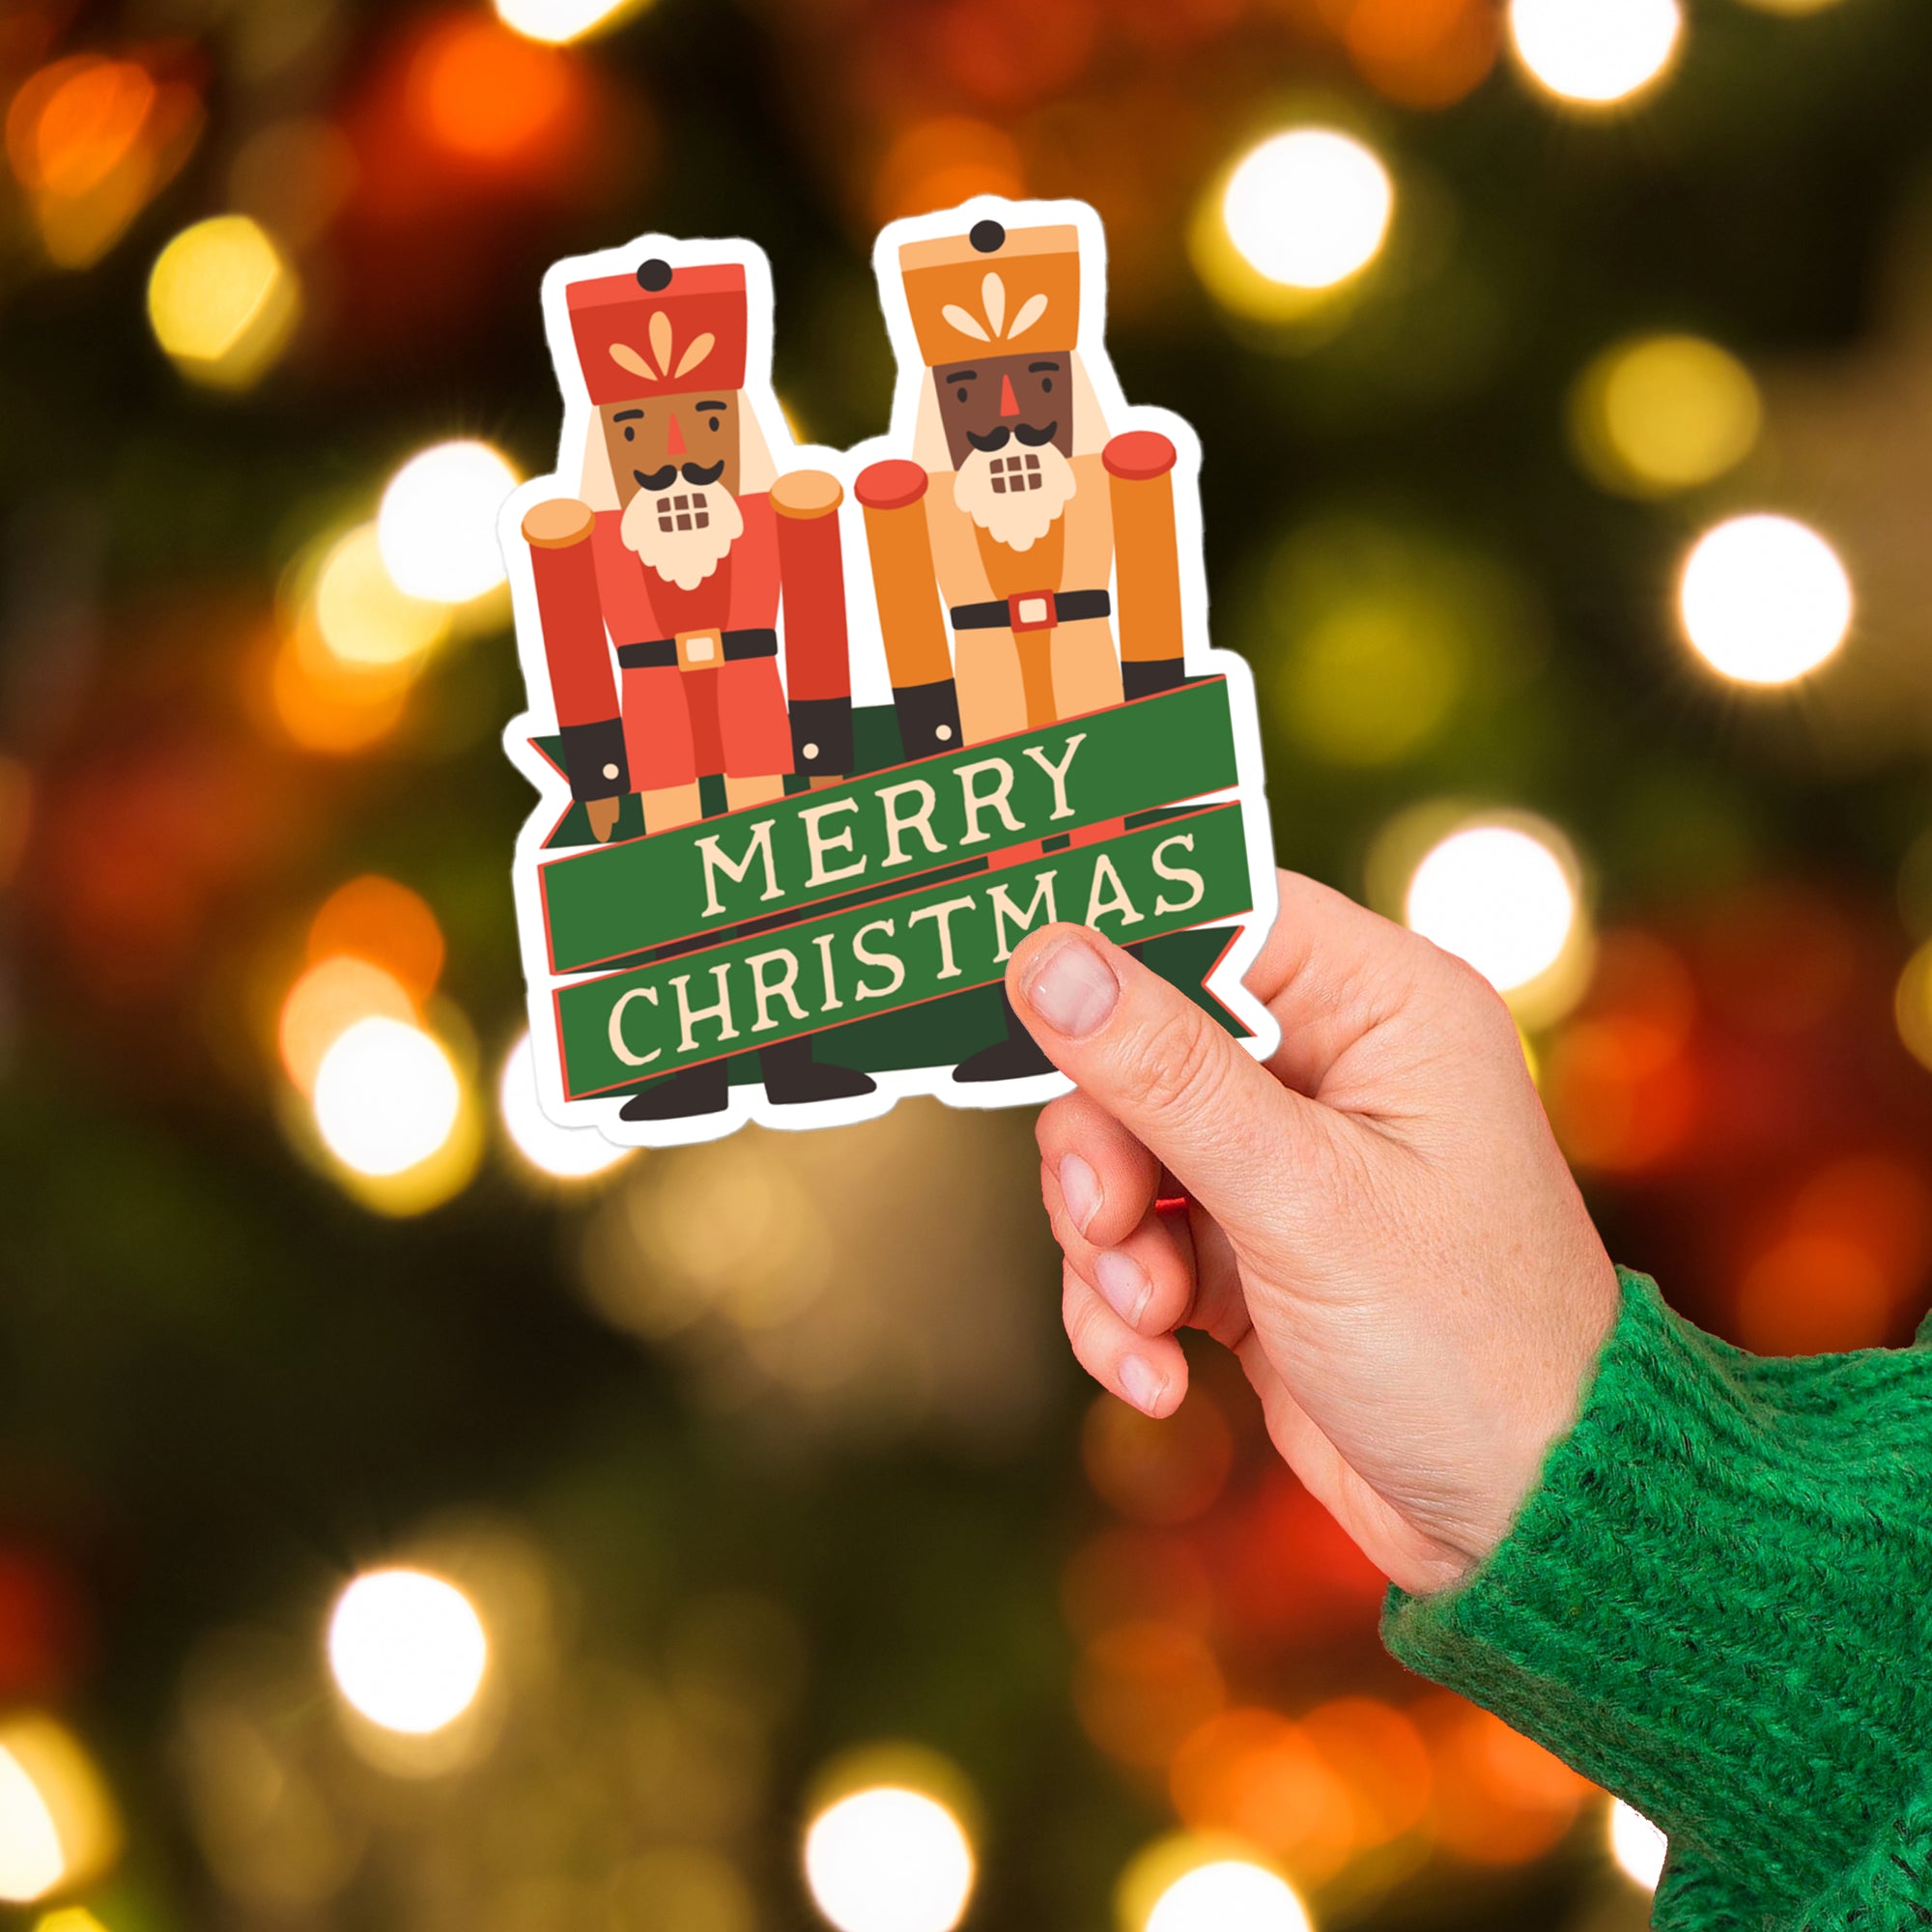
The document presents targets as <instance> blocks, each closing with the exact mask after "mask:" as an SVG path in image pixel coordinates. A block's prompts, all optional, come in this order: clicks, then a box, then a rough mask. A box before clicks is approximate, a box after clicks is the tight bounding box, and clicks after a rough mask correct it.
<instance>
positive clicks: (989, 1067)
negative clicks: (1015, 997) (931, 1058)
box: [952, 986, 1053, 1085]
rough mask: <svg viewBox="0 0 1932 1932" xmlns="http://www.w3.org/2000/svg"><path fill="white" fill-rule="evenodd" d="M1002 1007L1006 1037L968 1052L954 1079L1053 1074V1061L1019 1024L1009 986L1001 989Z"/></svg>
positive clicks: (972, 1080)
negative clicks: (1004, 1016) (1008, 995)
mask: <svg viewBox="0 0 1932 1932" xmlns="http://www.w3.org/2000/svg"><path fill="white" fill-rule="evenodd" d="M1000 1010H1001V1011H1002V1012H1004V1013H1005V1014H1006V1016H1007V1037H1006V1038H1005V1039H996V1040H995V1041H994V1042H993V1044H992V1045H991V1046H982V1047H981V1048H980V1051H979V1052H978V1053H969V1054H968V1055H967V1056H966V1058H965V1059H964V1060H962V1061H961V1062H960V1063H959V1065H957V1066H955V1067H954V1068H953V1069H952V1077H953V1079H955V1080H957V1081H960V1082H962V1083H964V1084H967V1085H972V1084H974V1083H976V1082H979V1081H984V1080H1030V1079H1031V1078H1032V1077H1033V1076H1034V1075H1035V1074H1036V1073H1051V1072H1052V1071H1053V1062H1052V1061H1050V1060H1049V1059H1048V1058H1047V1057H1046V1055H1045V1054H1043V1053H1042V1052H1041V1051H1040V1050H1039V1048H1038V1047H1037V1046H1036V1045H1035V1044H1034V1043H1033V1035H1032V1034H1030V1033H1028V1032H1027V1030H1026V1028H1025V1027H1023V1026H1021V1024H1020V1016H1019V1014H1017V1013H1016V1012H1014V1011H1013V1003H1012V1002H1011V1001H1010V1000H1009V999H1008V998H1007V989H1006V988H1005V987H1004V986H1002V987H1001V988H1000Z"/></svg>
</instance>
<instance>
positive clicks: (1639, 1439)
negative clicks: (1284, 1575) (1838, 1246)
mask: <svg viewBox="0 0 1932 1932" xmlns="http://www.w3.org/2000/svg"><path fill="white" fill-rule="evenodd" d="M1929 1442H1932V1358H1928V1357H1927V1356H1925V1355H1924V1354H1922V1353H1915V1352H1913V1351H1907V1350H1899V1351H1885V1350H1873V1351H1870V1352H1868V1353H1866V1354H1862V1355H1843V1356H1825V1357H1819V1358H1815V1359H1813V1360H1808V1361H1773V1360H1760V1359H1758V1358H1756V1357H1753V1356H1749V1355H1746V1354H1743V1353H1741V1352H1740V1351H1738V1350H1734V1349H1731V1348H1728V1347H1727V1346H1726V1345H1725V1344H1723V1343H1721V1342H1719V1341H1718V1340H1716V1339H1715V1338H1714V1337H1712V1336H1709V1335H1706V1334H1704V1333H1703V1332H1702V1331H1701V1330H1699V1329H1697V1328H1694V1327H1692V1326H1691V1325H1690V1323H1689V1322H1686V1321H1681V1320H1680V1319H1679V1318H1677V1317H1676V1316H1674V1315H1672V1314H1671V1313H1670V1311H1669V1310H1668V1309H1667V1308H1665V1307H1664V1306H1663V1304H1662V1301H1661V1300H1660V1299H1659V1297H1658V1293H1657V1290H1656V1287H1655V1285H1654V1284H1653V1283H1651V1282H1650V1281H1648V1280H1646V1279H1645V1278H1644V1277H1642V1276H1640V1275H1632V1274H1625V1275H1624V1277H1623V1308H1622V1312H1621V1315H1620V1317H1619V1319H1618V1322H1617V1325H1616V1328H1615V1330H1614V1331H1613V1333H1612V1334H1611V1336H1610V1339H1609V1341H1608V1342H1607V1343H1606V1345H1605V1349H1604V1351H1603V1354H1602V1355H1601V1357H1600V1358H1599V1361H1598V1365H1597V1371H1596V1376H1595V1378H1594V1380H1593V1382H1592V1384H1591V1386H1590V1388H1589V1390H1588V1393H1587V1395H1586V1398H1585V1401H1584V1404H1583V1407H1582V1411H1581V1413H1580V1414H1579V1416H1578V1418H1577V1423H1576V1425H1575V1426H1574V1427H1573V1429H1572V1430H1571V1431H1570V1433H1569V1434H1568V1435H1566V1436H1564V1437H1563V1438H1562V1439H1561V1440H1560V1441H1558V1442H1557V1443H1556V1444H1555V1445H1554V1446H1553V1447H1552V1448H1551V1450H1550V1452H1549V1454H1548V1458H1547V1460H1546V1462H1545V1464H1544V1468H1543V1472H1542V1476H1541V1479H1540V1481H1539V1482H1538V1484H1537V1487H1536V1488H1535V1489H1534V1490H1533V1491H1532V1492H1531V1493H1530V1495H1529V1497H1528V1498H1527V1500H1526V1501H1525V1502H1524V1504H1523V1506H1522V1508H1521V1510H1520V1513H1519V1514H1518V1517H1517V1520H1516V1521H1515V1522H1514V1524H1513V1525H1512V1526H1511V1529H1510V1532H1509V1534H1508V1535H1507V1536H1506V1537H1505V1538H1504V1540H1503V1542H1502V1543H1501V1544H1500V1545H1499V1546H1498V1547H1497V1548H1496V1549H1495V1550H1494V1551H1493V1552H1492V1554H1491V1556H1490V1558H1489V1559H1488V1561H1487V1562H1485V1563H1484V1564H1483V1565H1482V1567H1481V1568H1480V1569H1478V1570H1477V1571H1476V1572H1475V1573H1474V1575H1472V1576H1471V1577H1468V1578H1467V1579H1465V1580H1464V1581H1463V1583H1461V1584H1459V1585H1457V1586H1456V1587H1454V1588H1453V1589H1449V1590H1445V1591H1443V1592H1441V1593H1439V1594H1437V1595H1435V1596H1432V1597H1428V1598H1411V1597H1408V1596H1406V1594H1405V1593H1404V1592H1402V1591H1400V1590H1391V1591H1390V1593H1389V1597H1388V1602H1387V1605H1386V1607H1385V1610H1384V1614H1383V1621H1382V1635H1383V1640H1384V1641H1385V1642H1386V1643H1387V1645H1388V1647H1389V1649H1390V1650H1391V1651H1392V1652H1393V1653H1394V1655H1395V1656H1396V1657H1397V1658H1398V1659H1399V1660H1400V1661H1401V1662H1404V1663H1406V1665H1407V1666H1408V1667H1409V1668H1410V1669H1412V1670H1415V1671H1419V1672H1420V1673H1422V1674H1423V1675H1424V1676H1427V1677H1431V1678H1434V1679H1435V1681H1436V1682H1438V1683H1441V1684H1446V1685H1448V1686H1449V1687H1450V1688H1451V1689H1452V1690H1459V1691H1461V1692H1462V1693H1463V1695H1464V1696H1466V1697H1469V1698H1470V1699H1472V1700H1473V1701H1474V1702H1476V1703H1478V1704H1481V1705H1483V1706H1484V1707H1486V1708H1487V1709H1489V1710H1492V1711H1493V1712H1495V1713H1496V1714H1497V1715H1498V1716H1499V1717H1501V1718H1502V1719H1505V1720H1506V1721H1507V1722H1509V1723H1510V1724H1512V1725H1514V1726H1515V1727H1516V1728H1517V1729H1518V1730H1520V1731H1522V1732H1524V1733H1525V1734H1526V1735H1528V1736H1530V1737H1533V1738H1535V1739H1537V1740H1538V1741H1539V1742H1540V1743H1542V1744H1544V1745H1546V1746H1548V1748H1549V1749H1551V1750H1552V1751H1554V1752H1555V1753H1556V1754H1557V1755H1558V1756H1559V1757H1562V1758H1564V1759H1566V1760H1567V1761H1568V1762H1569V1763H1571V1764H1573V1765H1575V1766H1576V1767H1577V1769H1578V1770H1579V1771H1581V1772H1583V1773H1584V1774H1585V1775H1586V1776H1590V1777H1592V1778H1595V1779H1596V1780H1597V1782H1599V1783H1600V1784H1603V1785H1605V1786H1606V1787H1607V1788H1608V1789H1610V1790H1612V1791H1615V1792H1617V1793H1619V1794H1620V1795H1622V1796H1624V1797H1625V1798H1627V1799H1628V1800H1629V1801H1630V1802H1631V1803H1632V1804H1634V1805H1635V1806H1636V1807H1637V1809H1638V1810H1640V1811H1642V1812H1643V1813H1644V1814H1645V1815H1646V1816H1647V1817H1649V1818H1650V1819H1652V1820H1653V1821H1654V1822H1655V1823H1656V1824H1657V1825H1658V1826H1659V1828H1660V1829H1661V1830H1662V1831H1663V1832H1664V1833H1666V1834H1667V1835H1668V1836H1669V1838H1670V1841H1671V1846H1672V1853H1673V1863H1676V1862H1678V1861H1690V1862H1691V1863H1694V1864H1696V1865H1698V1866H1701V1867H1706V1868H1709V1869H1712V1870H1714V1871H1716V1872H1719V1873H1721V1874H1723V1875H1725V1876H1726V1877H1727V1878H1729V1879H1731V1880H1734V1881H1736V1882H1738V1883H1740V1884H1741V1885H1743V1886H1744V1887H1745V1888H1746V1889H1747V1894H1748V1896H1749V1897H1750V1899H1751V1901H1752V1904H1753V1907H1754V1910H1756V1911H1757V1912H1760V1913H1762V1914H1764V1915H1765V1916H1766V1922H1767V1923H1782V1922H1785V1920H1786V1919H1787V1918H1788V1919H1789V1920H1790V1922H1792V1923H1794V1924H1797V1923H1802V1922H1803V1920H1802V1918H1797V1917H1795V1915H1797V1914H1799V1913H1800V1912H1801V1911H1802V1910H1803V1909H1804V1908H1805V1907H1806V1906H1807V1905H1808V1904H1810V1903H1812V1902H1814V1901H1817V1900H1820V1899H1821V1898H1823V1897H1827V1896H1829V1895H1830V1894H1831V1892H1832V1891H1833V1889H1834V1888H1836V1887H1837V1886H1839V1885H1840V1884H1841V1883H1842V1881H1843V1880H1844V1878H1845V1876H1846V1874H1847V1872H1848V1871H1849V1869H1850V1868H1851V1867H1852V1866H1854V1865H1855V1864H1856V1863H1858V1862H1859V1861H1861V1859H1862V1858H1864V1857H1866V1856H1867V1855H1869V1854H1870V1852H1871V1849H1872V1847H1873V1845H1874V1843H1875V1842H1876V1841H1877V1839H1878V1837H1879V1835H1880V1833H1881V1832H1882V1831H1883V1830H1885V1829H1889V1828H1888V1826H1887V1821H1888V1820H1891V1819H1895V1818H1899V1817H1901V1816H1904V1815H1908V1814H1909V1813H1910V1811H1911V1809H1912V1806H1913V1801H1914V1797H1915V1794H1917V1793H1918V1792H1921V1791H1923V1790H1925V1789H1927V1788H1928V1785H1932V1780H1928V1776H1927V1773H1928V1770H1932V1757H1928V1753H1932V1684H1928V1682H1927V1679H1926V1675H1925V1672H1924V1669H1923V1659H1924V1656H1925V1639H1926V1636H1927V1634H1928V1626H1932V1616H1929V1615H1928V1602H1932V1591H1928V1588H1927V1581H1928V1578H1932V1508H1928V1503H1932V1453H1928V1443H1929Z"/></svg>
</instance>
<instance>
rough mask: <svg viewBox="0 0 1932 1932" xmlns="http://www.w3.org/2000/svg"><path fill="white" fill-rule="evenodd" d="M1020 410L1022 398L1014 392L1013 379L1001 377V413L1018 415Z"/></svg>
mask: <svg viewBox="0 0 1932 1932" xmlns="http://www.w3.org/2000/svg"><path fill="white" fill-rule="evenodd" d="M1019 412H1020V399H1019V398H1018V397H1017V396H1016V395H1014V394H1013V379H1012V378H1011V377H1010V376H1002V377H1001V378H1000V413H1001V414H1002V415H1003V416H1016V415H1018V414H1019Z"/></svg>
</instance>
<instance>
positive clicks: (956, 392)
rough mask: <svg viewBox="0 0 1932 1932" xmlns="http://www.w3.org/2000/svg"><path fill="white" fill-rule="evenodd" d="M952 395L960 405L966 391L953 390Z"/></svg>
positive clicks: (964, 398)
mask: <svg viewBox="0 0 1932 1932" xmlns="http://www.w3.org/2000/svg"><path fill="white" fill-rule="evenodd" d="M952 393H953V394H954V395H955V396H957V397H958V398H959V400H960V401H961V402H962V403H963V402H964V401H965V400H966V391H965V390H964V389H954V390H953V392H952Z"/></svg>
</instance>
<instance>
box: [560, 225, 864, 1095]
mask: <svg viewBox="0 0 1932 1932" xmlns="http://www.w3.org/2000/svg"><path fill="white" fill-rule="evenodd" d="M568 300H569V315H570V325H571V332H572V334H573V336H574V338H575V343H576V349H577V355H578V359H579V362H580V364H581V366H582V373H583V379H584V384H585V386H586V388H587V389H588V391H589V396H590V402H591V404H592V406H593V408H594V410H595V415H594V417H593V419H592V423H591V428H590V435H589V439H588V443H587V446H586V448H585V450H584V456H583V481H582V491H581V495H580V496H578V497H554V498H552V499H551V500H549V501H548V502H544V503H539V504H538V505H536V506H535V507H534V508H533V509H531V510H530V511H529V512H528V514H527V515H526V517H525V518H524V523H523V533H524V538H525V540H526V542H527V543H528V544H529V546H530V553H531V564H532V570H533V574H534V577H535V582H536V591H537V605H538V611H539V613H540V616H541V619H542V625H543V644H544V655H545V659H546V661H547V663H548V667H549V671H550V683H551V693H552V696H553V698H554V702H555V706H556V717H557V723H558V725H559V727H560V729H561V733H562V739H563V761H564V767H565V770H566V773H567V775H568V777H569V780H570V788H571V791H572V793H573V795H574V796H575V797H576V798H578V799H579V800H580V801H582V804H583V807H584V810H585V812H586V814H587V816H588V818H589V821H590V829H591V831H592V833H593V834H594V835H595V836H596V837H597V838H600V839H606V838H610V837H611V833H612V831H613V830H614V828H615V826H616V823H617V816H618V811H619V809H620V807H621V805H622V802H623V798H624V795H625V794H626V793H627V792H632V791H635V792H637V793H639V795H640V802H641V804H642V807H643V817H644V829H645V831H646V833H654V832H663V831H666V830H668V829H669V828H671V827H673V826H678V825H688V824H690V823H692V822H693V821H694V820H695V819H697V818H699V817H701V816H702V815H703V814H702V807H701V805H700V804H699V781H700V780H701V779H703V778H705V777H706V776H713V777H722V778H723V780H724V781H725V801H726V807H727V810H738V809H740V808H741V807H744V806H751V805H760V804H764V803H766V802H767V801H769V800H772V799H775V798H778V797H780V796H781V795H782V793H783V791H784V781H785V778H786V776H787V775H788V774H791V773H793V772H800V773H805V774H808V775H810V777H811V778H812V779H814V780H816V781H832V780H835V779H838V778H840V777H843V776H846V775H848V774H849V773H850V771H851V768H852V696H851V681H850V668H849V661H848V655H847V646H846V633H845V594H844V566H843V560H842V556H841V552H840V547H839V539H838V516H837V514H836V512H837V510H838V504H839V500H840V497H841V496H842V492H841V490H840V488H839V485H838V480H837V479H836V478H835V477H833V476H831V475H829V474H828V473H827V472H825V471H823V470H816V469H797V470H792V471H790V472H789V473H787V474H785V475H783V476H779V475H777V474H776V473H775V467H774V464H773V461H772V457H771V453H770V450H769V448H768V446H767V444H766V441H765V439H764V435H763V433H762V431H761V430H760V428H759V425H758V422H757V419H756V416H755V415H754V414H753V412H752V410H751V409H750V407H749V406H748V402H747V398H746V395H745V393H744V387H743V384H744V380H745V356H746V347H747V315H746V287H745V271H744V270H743V269H742V268H741V267H739V266H737V265H736V264H721V265H718V266H715V267H712V266H706V267H687V268H680V269H677V270H672V268H671V266H670V265H669V264H668V262H664V261H659V260H655V259H653V260H651V261H647V262H645V263H644V264H643V265H642V266H641V267H640V268H639V270H638V271H637V273H636V275H635V276H632V275H603V276H597V277H594V278H592V279H589V280H585V281H580V282H576V283H573V284H572V285H571V286H570V288H569V291H568ZM781 611H782V630H783V667H784V676H783V679H782V680H781V677H780V628H781ZM613 655H614V659H615V668H614V671H613V668H612V658H613ZM759 1058H760V1063H761V1070H762V1073H763V1077H764V1083H765V1091H766V1093H767V1094H768V1095H769V1096H770V1097H771V1098H772V1099H773V1100H774V1101H777V1102H780V1103H786V1102H805V1101H813V1100H829V1099H842V1098H847V1097H851V1096H854V1095H857V1094H866V1093H869V1092H870V1091H871V1090H872V1086H873V1083H872V1081H871V1080H870V1079H869V1078H867V1075H865V1074H863V1073H858V1072H854V1071H852V1070H851V1069H849V1068H846V1067H840V1066H826V1065H818V1064H817V1063H816V1062H815V1061H814V1059H813V1057H812V1051H811V1042H810V1039H800V1040H793V1041H788V1042H786V1043H785V1044H783V1045H780V1046H776V1047H767V1048H766V1049H765V1050H764V1051H763V1053H762V1054H761V1055H760V1056H759ZM728 1097H729V1073H728V1069H727V1065H726V1063H725V1061H723V1060H719V1061H713V1062H710V1063H708V1064H706V1065H702V1066H696V1067H693V1068H691V1069H689V1070H688V1071H686V1072H683V1073H679V1074H677V1075H675V1076H673V1077H672V1078H671V1079H669V1080H666V1081H662V1082H660V1083H658V1084H657V1085H655V1086H653V1087H651V1088H648V1089H646V1090H645V1091H644V1092H642V1093H640V1094H637V1095H636V1096H634V1097H633V1098H632V1099H631V1100H630V1101H628V1102H627V1103H626V1104H625V1106H624V1109H623V1118H624V1119H625V1120H627V1121H640V1120H669V1119H677V1118H682V1117H685V1116H688V1115H693V1114H700V1113H708V1112H712V1111H714V1110H716V1109H718V1108H721V1107H723V1106H724V1105H725V1102H726V1100H727V1099H728Z"/></svg>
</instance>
